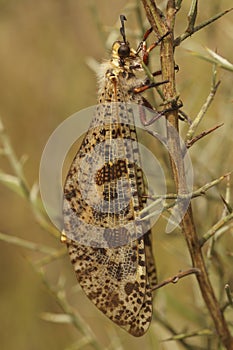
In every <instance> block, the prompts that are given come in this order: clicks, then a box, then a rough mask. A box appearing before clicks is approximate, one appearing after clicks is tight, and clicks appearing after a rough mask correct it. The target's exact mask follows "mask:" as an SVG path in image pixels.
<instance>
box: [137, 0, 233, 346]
mask: <svg viewBox="0 0 233 350" xmlns="http://www.w3.org/2000/svg"><path fill="white" fill-rule="evenodd" d="M142 3H143V6H144V8H145V11H146V15H147V18H148V20H149V22H150V24H151V26H152V27H153V29H154V31H155V33H156V34H157V35H158V36H159V37H161V36H163V35H164V34H165V33H166V32H167V31H168V30H170V35H168V36H167V37H165V38H164V40H163V42H162V44H161V52H160V57H161V68H162V78H163V79H164V80H168V81H169V83H168V84H166V85H164V87H163V94H164V97H165V100H166V101H176V99H177V96H176V83H175V63H174V62H175V61H174V46H175V42H174V32H173V29H174V24H175V17H176V13H177V11H178V8H177V7H176V2H175V1H174V0H168V2H167V8H166V13H161V11H160V10H159V9H158V7H157V5H156V2H155V1H153V0H142ZM192 4H194V7H193V12H192V13H191V16H190V21H189V22H190V23H191V24H190V23H189V27H188V30H187V31H186V33H187V35H186V36H183V37H182V38H181V37H180V39H179V40H178V39H176V44H177V43H179V42H181V40H183V39H184V38H185V37H187V36H189V35H191V34H192V33H194V32H195V31H196V30H197V29H196V28H195V27H194V23H195V18H196V13H197V1H193V3H192ZM225 12H226V11H225ZM225 12H224V13H225ZM215 19H216V18H214V20H215ZM211 22H213V20H212V21H209V22H208V23H211ZM208 23H207V24H208ZM207 24H206V25H207ZM199 27H200V28H201V27H202V26H199ZM166 119H167V122H168V123H167V137H168V143H169V153H170V155H171V157H170V161H171V167H172V173H173V178H174V182H175V185H176V188H177V189H181V192H182V193H184V194H185V193H187V187H186V178H185V172H184V163H183V156H182V150H181V148H180V143H179V140H178V139H177V138H176V137H174V133H173V132H172V130H173V128H175V130H177V132H179V125H178V110H176V109H174V110H171V111H169V112H168V113H167V114H166ZM181 227H182V231H183V233H184V236H185V239H186V242H187V246H188V249H189V253H190V256H191V259H192V263H193V267H194V268H196V269H198V270H199V271H200V273H198V274H196V278H197V281H198V284H199V288H200V291H201V293H202V297H203V299H204V301H205V304H206V307H207V308H208V310H209V314H210V315H211V318H212V320H213V322H214V325H215V329H216V332H217V334H218V336H219V339H220V340H221V342H222V344H223V345H224V346H225V348H226V349H228V350H232V349H233V338H232V336H231V334H230V331H229V328H228V325H227V322H226V320H225V317H224V314H223V312H222V310H221V307H220V305H219V303H218V301H217V299H216V296H215V293H214V290H213V287H212V285H211V282H210V280H209V277H208V273H207V269H206V265H205V262H204V258H203V255H202V246H201V244H200V242H199V239H198V235H197V232H196V228H195V223H194V219H193V213H192V205H191V204H190V205H189V207H188V209H187V211H186V213H185V215H184V217H183V219H182V222H181Z"/></svg>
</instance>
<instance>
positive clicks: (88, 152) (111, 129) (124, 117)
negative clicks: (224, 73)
mask: <svg viewBox="0 0 233 350" xmlns="http://www.w3.org/2000/svg"><path fill="white" fill-rule="evenodd" d="M120 19H121V28H120V33H121V35H122V39H123V40H121V41H115V42H114V43H113V45H112V52H111V58H110V60H109V61H107V62H105V63H103V64H102V65H101V68H100V72H99V105H98V106H97V108H96V112H95V115H94V116H93V120H92V122H91V125H90V128H89V130H88V131H87V134H86V135H85V137H84V140H83V141H82V144H81V147H80V149H79V151H78V152H77V154H76V156H75V158H74V160H73V162H72V164H71V167H70V170H69V173H68V175H67V178H66V181H65V186H64V208H63V212H64V232H63V235H62V242H65V243H66V244H67V247H68V251H69V255H70V259H71V262H72V264H73V265H74V269H75V272H76V276H77V279H78V281H79V283H80V285H81V286H82V288H83V290H84V292H85V293H86V295H87V296H88V298H90V299H91V300H92V302H93V303H94V304H95V305H96V306H97V307H98V308H99V309H100V310H101V311H102V312H103V313H104V314H105V315H106V316H107V317H109V318H110V319H111V320H112V321H113V322H115V323H116V324H117V325H119V326H121V327H122V328H124V329H125V330H126V331H128V332H129V333H130V334H132V335H134V336H141V335H143V334H144V333H145V332H146V331H147V329H148V327H149V325H150V322H151V318H152V299H153V292H152V290H153V288H154V287H155V286H156V281H157V278H156V268H155V263H154V258H153V253H152V245H151V231H150V224H149V222H148V221H146V220H144V221H142V220H141V221H140V220H139V215H140V211H141V210H142V209H143V207H144V206H145V203H146V199H145V196H143V195H144V194H145V183H144V178H143V173H142V170H141V161H140V154H139V149H138V142H137V133H136V127H135V122H134V113H133V108H132V104H133V103H136V104H137V106H141V107H143V106H149V103H148V102H147V100H146V99H145V98H143V97H142V96H141V93H142V92H143V91H145V90H147V89H148V88H151V87H154V86H157V85H159V84H163V83H166V82H161V83H148V81H147V79H145V75H144V76H143V79H142V78H139V73H141V74H142V72H143V69H142V62H143V61H144V63H146V64H147V63H148V54H149V52H150V51H151V50H152V49H153V48H154V47H155V46H156V45H157V44H158V42H159V41H161V40H162V38H161V39H160V40H159V41H158V42H156V43H155V44H153V45H151V46H150V47H149V48H148V49H147V48H146V44H145V40H146V38H147V36H148V35H149V34H150V32H151V31H152V30H151V29H150V30H148V31H147V33H146V34H145V36H144V39H143V41H142V42H141V43H140V45H139V47H138V49H137V50H133V49H132V48H130V45H129V43H128V41H127V40H126V35H125V28H124V21H125V20H126V18H125V16H123V15H122V16H121V17H120ZM160 115H161V114H160ZM156 116H158V113H157V114H156Z"/></svg>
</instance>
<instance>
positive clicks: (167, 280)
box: [152, 268, 200, 291]
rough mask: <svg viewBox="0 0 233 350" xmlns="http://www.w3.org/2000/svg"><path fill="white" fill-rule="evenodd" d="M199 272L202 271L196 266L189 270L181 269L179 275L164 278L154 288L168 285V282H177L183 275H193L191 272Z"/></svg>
mask: <svg viewBox="0 0 233 350" xmlns="http://www.w3.org/2000/svg"><path fill="white" fill-rule="evenodd" d="M193 273H194V274H199V273H200V271H199V270H198V269H196V268H190V269H189V270H186V271H181V272H179V273H177V275H175V276H172V277H169V278H167V279H166V280H164V281H163V282H161V283H159V284H157V285H156V286H155V287H154V288H153V289H152V290H153V291H154V290H156V289H159V288H161V287H164V286H166V285H167V284H170V283H173V284H175V283H177V282H178V281H179V280H180V279H181V278H183V277H186V276H188V275H191V274H193Z"/></svg>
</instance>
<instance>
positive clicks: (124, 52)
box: [118, 43, 130, 58]
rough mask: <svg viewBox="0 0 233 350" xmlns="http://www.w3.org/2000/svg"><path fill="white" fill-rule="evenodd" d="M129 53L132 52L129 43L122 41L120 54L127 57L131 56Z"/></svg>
mask: <svg viewBox="0 0 233 350" xmlns="http://www.w3.org/2000/svg"><path fill="white" fill-rule="evenodd" d="M129 54H130V48H129V45H128V44H126V43H122V44H121V46H120V47H119V49H118V55H119V56H120V57H122V58H125V57H129Z"/></svg>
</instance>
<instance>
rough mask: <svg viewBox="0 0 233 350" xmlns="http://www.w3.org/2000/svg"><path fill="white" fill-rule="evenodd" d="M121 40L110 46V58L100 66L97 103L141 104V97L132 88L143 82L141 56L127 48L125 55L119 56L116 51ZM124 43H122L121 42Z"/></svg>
mask: <svg viewBox="0 0 233 350" xmlns="http://www.w3.org/2000/svg"><path fill="white" fill-rule="evenodd" d="M121 44H122V42H119V41H116V42H115V43H114V44H113V46H112V54H111V60H110V61H107V62H104V63H102V64H101V66H100V71H99V73H98V76H99V92H98V95H99V103H105V102H130V101H131V102H135V103H138V104H141V102H142V98H141V96H140V95H136V94H135V93H134V88H136V87H139V86H141V85H142V84H143V83H144V80H145V76H144V77H140V76H142V75H143V73H142V72H143V69H142V60H141V57H140V56H139V55H138V54H137V53H136V52H135V51H134V50H133V49H130V48H129V53H128V55H127V56H126V57H120V55H119V53H118V51H119V47H120V45H121ZM123 44H124V43H123Z"/></svg>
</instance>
